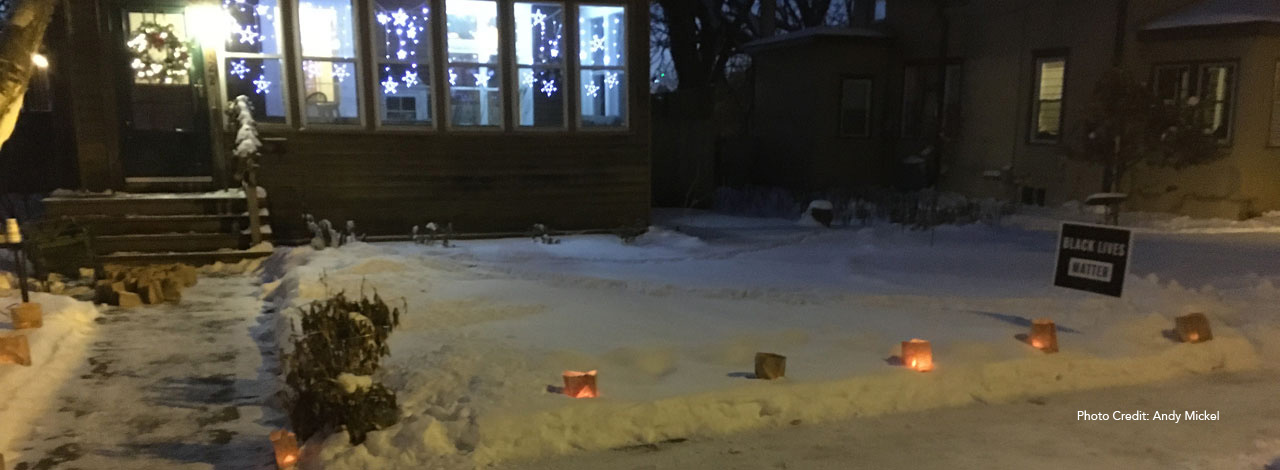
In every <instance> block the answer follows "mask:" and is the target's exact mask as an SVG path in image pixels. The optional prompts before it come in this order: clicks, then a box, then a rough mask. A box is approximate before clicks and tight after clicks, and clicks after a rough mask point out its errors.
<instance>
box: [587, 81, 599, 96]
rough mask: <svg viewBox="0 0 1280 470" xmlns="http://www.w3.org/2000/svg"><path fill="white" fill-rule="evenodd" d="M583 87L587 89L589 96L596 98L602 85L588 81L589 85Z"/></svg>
mask: <svg viewBox="0 0 1280 470" xmlns="http://www.w3.org/2000/svg"><path fill="white" fill-rule="evenodd" d="M583 88H585V89H586V90H587V96H590V97H592V98H595V97H596V94H598V93H600V86H599V85H596V84H594V83H588V84H587V86H585V87H583Z"/></svg>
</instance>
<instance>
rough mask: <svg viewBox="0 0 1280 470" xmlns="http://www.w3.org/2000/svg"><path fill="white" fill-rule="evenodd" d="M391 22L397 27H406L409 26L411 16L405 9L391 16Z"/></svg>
mask: <svg viewBox="0 0 1280 470" xmlns="http://www.w3.org/2000/svg"><path fill="white" fill-rule="evenodd" d="M391 20H392V23H394V24H395V25H396V26H405V25H408V24H409V14H408V13H405V12H404V8H401V9H399V10H396V12H395V13H392V14H391Z"/></svg>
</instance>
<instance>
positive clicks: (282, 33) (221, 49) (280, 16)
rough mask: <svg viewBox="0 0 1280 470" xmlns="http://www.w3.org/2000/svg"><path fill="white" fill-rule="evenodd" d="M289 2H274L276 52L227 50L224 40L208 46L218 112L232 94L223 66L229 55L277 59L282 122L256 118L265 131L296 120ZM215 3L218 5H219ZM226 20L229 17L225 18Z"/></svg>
mask: <svg viewBox="0 0 1280 470" xmlns="http://www.w3.org/2000/svg"><path fill="white" fill-rule="evenodd" d="M290 3H291V0H278V1H277V2H276V12H275V14H276V22H275V23H276V38H277V40H276V42H277V43H278V44H279V47H280V52H279V53H278V54H263V53H257V52H228V51H227V47H226V44H225V43H224V44H221V45H218V46H216V47H213V48H212V49H213V51H214V54H213V55H214V58H215V59H216V60H217V66H216V67H214V68H215V69H216V73H217V78H216V79H217V84H218V91H219V94H220V96H221V101H220V103H222V105H221V106H219V107H218V111H219V112H218V114H219V115H222V116H225V115H226V112H225V111H226V110H227V108H226V106H227V105H226V103H229V102H231V100H232V98H233V97H232V96H231V93H230V91H229V90H228V89H227V86H228V85H229V84H230V80H228V79H227V74H228V73H229V71H228V70H227V62H228V61H229V60H231V59H259V60H279V61H280V75H281V77H280V94H281V98H280V99H281V100H282V101H281V103H282V105H283V106H284V122H270V121H256V122H257V124H258V128H259V129H264V130H267V131H280V130H288V129H296V128H297V124H298V120H297V117H296V116H295V115H294V106H293V87H292V86H290V85H291V84H292V83H291V81H292V78H291V77H290V75H289V73H290V70H291V68H292V67H293V60H292V54H290V51H289V48H290V47H293V46H294V44H293V39H292V38H291V37H286V36H294V35H295V34H294V33H293V31H290V29H289V28H290V27H292V26H293V25H292V23H291V22H292V20H291V19H290V18H291V17H293V16H294V14H293V12H294V11H295V8H296V5H293V4H290ZM219 6H220V7H221V5H219ZM227 21H230V19H229V18H228V19H227ZM286 23H289V24H286ZM231 34H232V33H231V32H230V31H228V32H227V39H228V40H229V39H230V37H231ZM193 59H194V58H193ZM299 67H301V65H299ZM207 78H208V77H206V79H207Z"/></svg>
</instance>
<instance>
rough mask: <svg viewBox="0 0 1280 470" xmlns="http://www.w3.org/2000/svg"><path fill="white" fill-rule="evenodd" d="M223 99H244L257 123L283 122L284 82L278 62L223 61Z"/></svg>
mask: <svg viewBox="0 0 1280 470" xmlns="http://www.w3.org/2000/svg"><path fill="white" fill-rule="evenodd" d="M226 70H227V77H226V82H227V98H230V99H234V98H235V97H237V96H240V95H244V96H246V97H248V98H249V102H250V103H252V104H253V118H254V119H256V120H258V121H259V122H284V115H285V107H284V81H283V80H281V76H280V60H279V59H249V58H244V59H239V58H229V59H227V60H226Z"/></svg>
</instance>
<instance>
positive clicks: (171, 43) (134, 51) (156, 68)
mask: <svg viewBox="0 0 1280 470" xmlns="http://www.w3.org/2000/svg"><path fill="white" fill-rule="evenodd" d="M126 45H128V46H129V53H130V54H131V55H132V56H133V61H132V62H130V65H131V66H132V67H133V71H134V74H135V76H136V77H137V78H139V79H143V80H146V81H149V82H151V83H165V84H171V83H182V82H183V80H185V79H186V78H187V73H188V72H187V71H188V70H189V69H190V68H191V53H190V51H189V50H188V49H187V45H186V44H184V43H183V42H182V40H181V39H178V35H177V34H175V33H174V32H173V25H164V26H161V25H160V24H159V23H154V22H150V21H147V22H143V23H142V24H140V25H138V29H135V30H133V39H130V40H129V42H128V43H126Z"/></svg>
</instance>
